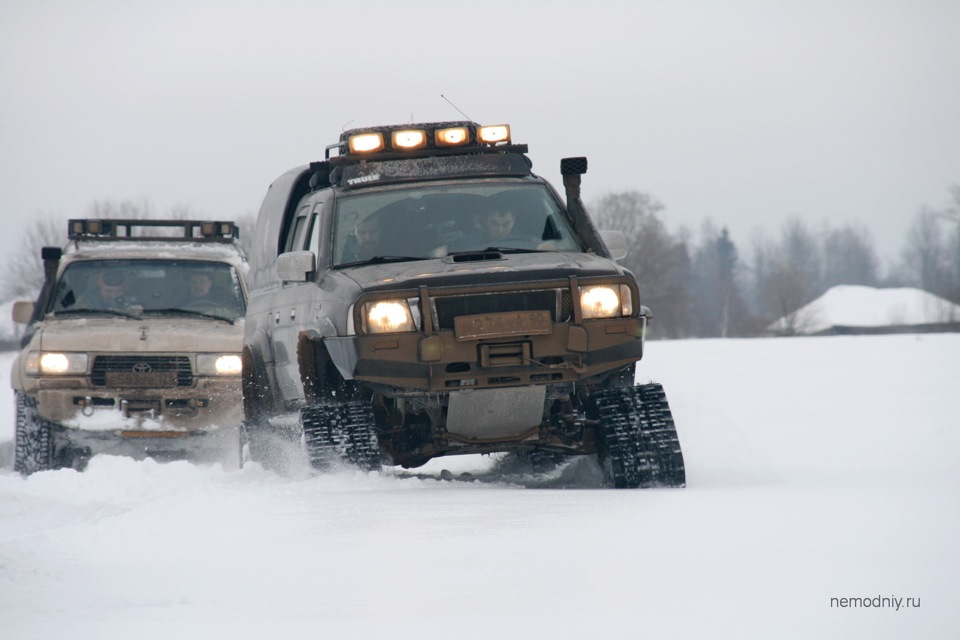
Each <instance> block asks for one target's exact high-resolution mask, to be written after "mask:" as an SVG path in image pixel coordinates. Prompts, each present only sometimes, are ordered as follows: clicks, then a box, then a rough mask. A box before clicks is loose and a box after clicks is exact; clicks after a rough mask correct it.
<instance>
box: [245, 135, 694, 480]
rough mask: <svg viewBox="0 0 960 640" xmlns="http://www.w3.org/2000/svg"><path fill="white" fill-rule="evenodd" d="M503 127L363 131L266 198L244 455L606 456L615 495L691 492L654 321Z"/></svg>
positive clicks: (250, 315)
mask: <svg viewBox="0 0 960 640" xmlns="http://www.w3.org/2000/svg"><path fill="white" fill-rule="evenodd" d="M526 154H527V147H526V145H520V144H514V143H513V142H512V140H511V135H510V128H509V126H506V125H499V126H492V127H483V126H479V125H476V124H475V123H472V122H442V123H425V124H417V125H404V126H385V127H371V128H364V129H353V130H350V131H346V132H344V133H342V134H341V136H340V139H339V141H338V142H336V143H334V144H332V145H330V146H329V147H327V150H326V156H325V159H324V160H322V161H319V162H314V163H312V164H309V165H304V166H301V167H297V168H295V169H292V170H290V171H288V172H287V173H285V174H283V175H282V176H280V177H279V178H278V179H277V180H276V181H275V182H274V183H273V184H272V185H271V186H270V188H269V189H268V191H267V194H266V197H265V199H264V201H263V204H262V207H261V209H260V212H259V215H258V219H257V227H256V232H255V234H256V237H257V240H258V241H257V243H256V246H255V247H254V249H253V250H252V252H251V255H250V256H249V258H250V264H251V279H250V284H251V290H250V301H249V306H248V310H247V318H246V325H245V336H244V348H243V404H244V413H245V420H244V426H243V436H242V437H243V438H244V439H245V441H246V443H247V445H248V454H249V457H250V458H251V459H252V460H254V461H258V462H262V463H264V464H265V465H270V464H271V463H272V462H273V460H274V459H275V456H277V454H278V451H279V450H280V449H282V448H283V447H284V446H286V445H290V444H292V445H293V446H300V447H302V448H303V449H304V450H305V452H306V455H307V456H308V458H309V460H310V462H311V463H312V464H313V465H314V466H315V467H317V468H319V469H324V468H327V467H329V466H330V465H331V464H337V463H339V462H343V461H346V462H349V463H352V464H355V465H358V466H360V467H362V468H367V469H377V468H380V466H381V465H383V464H388V465H400V466H403V467H416V466H419V465H422V464H423V463H425V462H426V461H428V460H430V459H432V458H435V457H438V456H448V455H457V454H476V453H494V452H516V453H518V454H524V455H529V456H547V457H558V456H565V455H596V456H597V457H598V459H599V461H600V463H601V466H602V468H603V469H604V472H605V475H606V480H607V482H608V483H609V484H610V485H612V486H615V487H648V486H658V485H660V486H683V485H684V483H685V473H684V465H683V456H682V453H681V450H680V444H679V441H678V438H677V434H676V430H675V428H674V423H673V418H672V416H671V413H670V408H669V405H668V403H667V400H666V397H665V395H664V393H663V389H662V388H661V387H660V386H659V385H657V384H647V385H640V386H636V385H635V384H634V375H635V364H636V362H637V361H639V360H640V359H641V357H642V355H643V346H644V335H645V329H646V326H647V323H648V322H649V321H650V319H651V317H652V314H651V313H650V310H649V309H647V308H646V307H644V306H642V305H641V304H640V292H639V291H638V289H637V283H636V281H635V279H634V278H633V276H632V275H631V274H630V273H629V272H628V271H627V270H625V269H624V268H623V267H621V266H620V265H618V264H617V262H616V261H615V259H614V258H615V257H623V256H624V255H625V254H626V246H625V243H624V241H623V237H622V235H619V234H616V233H608V232H599V231H598V230H597V229H596V228H595V227H594V225H593V223H592V222H591V220H590V218H589V217H588V216H587V214H586V211H585V210H584V207H583V204H582V202H581V199H580V188H579V185H580V176H581V175H582V174H583V173H585V172H586V168H587V161H586V158H567V159H564V160H563V161H562V162H561V173H562V175H563V181H564V187H565V192H566V201H564V200H563V199H561V197H560V196H559V194H558V193H557V192H556V191H555V190H554V189H553V187H552V186H551V185H550V184H548V183H547V182H546V181H545V180H544V179H542V178H540V177H539V176H537V175H535V174H534V173H533V172H532V171H531V162H530V160H529V158H528V157H527V155H526Z"/></svg>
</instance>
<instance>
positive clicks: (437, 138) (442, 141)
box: [433, 127, 470, 147]
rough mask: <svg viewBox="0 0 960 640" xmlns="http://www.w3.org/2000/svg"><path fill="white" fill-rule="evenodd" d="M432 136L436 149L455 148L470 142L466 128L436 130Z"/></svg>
mask: <svg viewBox="0 0 960 640" xmlns="http://www.w3.org/2000/svg"><path fill="white" fill-rule="evenodd" d="M433 135H434V144H436V145H437V146H438V147H456V146H458V145H461V144H466V143H468V142H469V141H470V132H469V130H468V129H467V128H466V127H450V128H449V129H437V130H436V131H435V132H434V134H433Z"/></svg>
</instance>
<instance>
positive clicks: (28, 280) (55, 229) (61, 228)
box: [0, 213, 67, 300]
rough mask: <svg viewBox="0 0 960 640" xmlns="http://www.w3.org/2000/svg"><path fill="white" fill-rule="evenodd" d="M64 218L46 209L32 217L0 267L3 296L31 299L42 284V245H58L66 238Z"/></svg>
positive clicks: (0, 288)
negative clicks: (13, 250)
mask: <svg viewBox="0 0 960 640" xmlns="http://www.w3.org/2000/svg"><path fill="white" fill-rule="evenodd" d="M66 234H67V218H66V217H65V216H62V215H56V214H52V213H48V214H46V215H43V216H41V217H38V218H35V219H34V221H33V223H32V224H31V225H30V226H29V227H27V230H26V232H25V233H24V236H23V238H22V239H21V241H20V244H19V246H18V248H17V250H16V251H15V252H13V254H11V255H8V256H7V260H6V262H5V263H4V264H3V265H2V268H0V295H2V299H3V300H12V299H31V300H32V299H34V298H36V297H37V294H38V293H39V292H40V287H41V285H43V263H42V262H41V260H40V249H41V248H42V247H61V246H63V244H64V241H65V240H66V237H67V236H66Z"/></svg>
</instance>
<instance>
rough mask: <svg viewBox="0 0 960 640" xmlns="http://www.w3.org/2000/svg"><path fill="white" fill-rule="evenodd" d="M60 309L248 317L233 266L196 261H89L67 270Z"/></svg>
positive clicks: (53, 306)
mask: <svg viewBox="0 0 960 640" xmlns="http://www.w3.org/2000/svg"><path fill="white" fill-rule="evenodd" d="M48 311H52V312H54V313H56V314H73V313H76V314H85V313H90V314H103V313H118V314H120V315H126V314H134V315H135V316H136V315H138V314H141V313H142V314H172V315H206V316H211V317H215V318H221V319H224V320H230V321H233V320H236V319H237V318H240V317H243V314H244V301H243V294H242V289H241V288H240V281H239V279H238V277H237V274H236V272H235V271H234V269H233V267H232V266H230V265H229V264H225V263H222V262H200V261H194V260H85V261H82V262H74V263H72V264H70V265H68V266H67V267H66V269H64V270H63V273H62V274H61V276H60V280H59V282H58V283H57V288H56V290H55V292H54V295H53V299H52V300H51V302H50V308H49V309H48Z"/></svg>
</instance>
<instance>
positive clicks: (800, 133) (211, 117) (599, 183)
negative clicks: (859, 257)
mask: <svg viewBox="0 0 960 640" xmlns="http://www.w3.org/2000/svg"><path fill="white" fill-rule="evenodd" d="M267 6H269V8H267ZM958 25H960V2H957V1H956V0H943V1H935V0H902V1H891V2H884V1H881V0H876V1H843V0H830V1H824V2H820V1H810V0H803V1H796V2H775V1H770V0H763V1H756V2H750V1H745V2H721V1H719V0H716V1H712V2H675V1H672V0H663V1H652V2H644V1H642V0H633V1H629V2H626V1H625V2H613V1H605V0H590V1H589V2H587V1H586V0H578V1H576V2H566V1H562V0H561V1H552V2H525V1H522V0H512V1H509V2H506V1H500V0H484V1H482V2H455V1H453V0H444V1H437V2H430V1H427V0H407V1H406V2H400V1H396V0H386V1H383V2H375V1H362V0H351V1H348V2H336V3H334V2H325V1H323V0H311V1H304V2H298V1H289V0H274V1H273V2H270V3H263V2H240V1H227V0H223V1H220V0H214V1H207V2H205V1H204V0H188V1H180V0H166V1H163V2H160V1H158V2H136V1H132V0H127V1H116V2H109V1H105V0H84V1H82V2H73V1H67V0H63V1H44V0H22V1H20V0H0V216H2V219H3V221H4V223H5V229H4V232H3V233H2V234H0V248H2V249H3V250H4V251H9V250H11V249H13V248H15V247H16V246H17V245H18V241H19V238H18V236H19V234H20V233H22V230H23V229H24V228H25V226H26V224H27V223H28V222H29V220H30V219H31V218H33V217H35V216H38V215H45V214H48V213H55V214H62V215H64V216H68V215H69V216H78V215H82V214H83V213H84V212H85V211H86V210H88V209H89V207H90V205H91V203H92V202H94V201H96V200H120V199H138V200H139V199H143V198H146V199H147V200H148V201H149V202H150V203H151V204H152V205H153V207H154V208H155V209H157V210H161V211H162V210H165V209H169V208H171V207H174V206H178V205H186V206H189V207H190V209H191V210H192V211H194V212H195V213H196V214H197V215H198V217H215V218H218V219H229V218H232V217H234V216H237V215H243V214H252V213H255V212H256V211H257V209H258V208H259V205H260V201H261V199H262V197H263V194H264V193H265V191H266V189H267V186H268V185H269V184H270V182H272V181H273V180H274V179H275V178H276V177H277V176H279V175H280V174H281V173H283V172H284V171H286V170H287V169H290V168H292V167H294V166H297V165H300V164H305V163H307V162H309V161H311V160H319V159H322V157H323V153H324V148H325V147H326V146H327V145H328V144H331V143H333V142H335V141H336V140H337V138H338V135H339V133H340V131H341V129H342V128H344V127H348V126H349V127H356V126H363V125H374V124H390V123H397V122H409V121H435V120H450V119H459V118H460V117H461V116H460V114H459V113H457V112H456V111H455V110H454V109H453V108H452V107H451V106H450V105H449V104H448V103H447V102H446V101H444V100H443V99H442V98H441V94H443V95H445V96H447V97H448V98H449V99H450V100H452V101H453V102H454V103H456V105H457V106H458V107H459V108H460V109H461V110H463V111H464V112H465V113H466V114H467V115H468V116H469V117H470V118H471V119H473V120H475V121H477V122H480V123H482V124H496V123H509V124H511V125H512V126H513V131H514V138H515V141H517V142H521V143H526V144H529V145H530V155H531V157H532V159H533V161H534V171H536V172H537V173H539V174H541V175H543V176H544V177H546V178H547V179H549V180H550V181H551V182H553V183H554V184H555V185H557V186H558V187H559V186H560V185H559V161H560V158H561V157H564V156H573V155H586V156H588V157H589V159H590V170H589V173H588V175H587V176H585V177H584V195H585V199H586V200H587V201H588V203H589V202H590V201H591V200H596V199H598V198H599V197H601V196H603V195H604V194H606V193H609V192H611V191H626V190H639V191H644V192H647V193H649V194H651V195H653V196H654V197H655V198H657V199H658V200H660V201H661V202H662V203H663V204H664V205H665V210H664V212H663V217H664V220H665V221H666V223H667V225H668V227H669V228H671V229H672V230H676V229H678V228H679V226H680V225H685V226H687V227H689V228H690V229H691V230H693V231H694V232H696V231H697V230H699V228H700V225H701V222H702V221H703V220H704V219H706V218H710V219H712V220H713V221H714V222H715V223H716V224H717V225H726V226H728V227H729V228H730V229H731V232H732V233H733V239H734V241H735V242H737V243H738V244H740V245H741V247H742V248H743V249H744V250H746V249H747V248H748V246H749V244H750V242H751V239H752V237H753V235H754V234H755V233H756V231H757V230H758V229H763V230H765V231H766V232H767V233H768V234H770V235H773V234H776V233H777V232H778V231H779V229H780V226H781V225H782V223H783V221H784V220H785V219H786V218H787V217H789V216H799V217H802V218H803V219H804V220H807V221H808V222H810V223H811V225H816V224H819V223H821V222H822V221H825V220H827V221H830V222H831V223H833V224H840V223H844V222H855V223H862V224H864V225H866V226H867V227H868V228H869V229H870V230H871V232H872V233H873V236H874V239H875V240H876V242H877V246H878V248H879V249H880V251H881V254H882V255H883V256H887V255H894V254H896V253H897V252H898V251H899V249H900V246H901V238H902V236H903V234H904V233H905V231H906V229H907V227H908V225H909V223H910V220H911V218H912V217H913V216H914V215H915V214H916V212H917V211H918V210H919V209H920V208H921V207H922V206H924V205H927V206H932V207H942V206H944V205H946V204H947V203H948V202H949V194H948V192H947V189H948V187H949V186H950V185H951V184H955V183H960V36H958V33H960V31H958ZM7 229H10V230H9V231H8V230H7Z"/></svg>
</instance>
